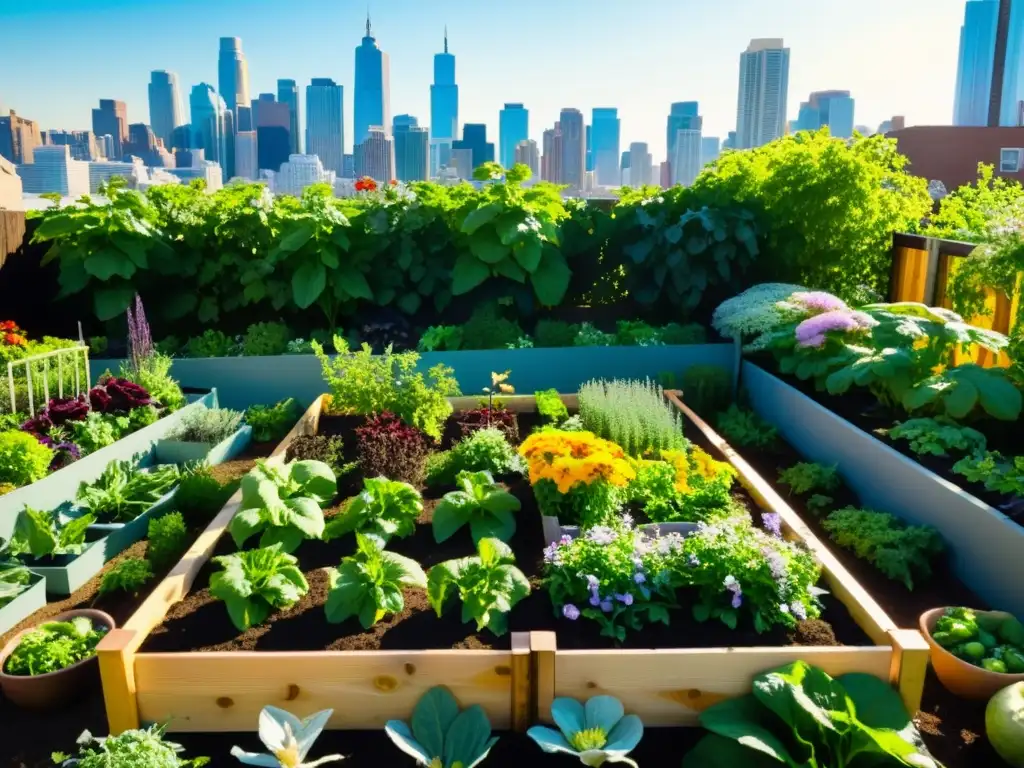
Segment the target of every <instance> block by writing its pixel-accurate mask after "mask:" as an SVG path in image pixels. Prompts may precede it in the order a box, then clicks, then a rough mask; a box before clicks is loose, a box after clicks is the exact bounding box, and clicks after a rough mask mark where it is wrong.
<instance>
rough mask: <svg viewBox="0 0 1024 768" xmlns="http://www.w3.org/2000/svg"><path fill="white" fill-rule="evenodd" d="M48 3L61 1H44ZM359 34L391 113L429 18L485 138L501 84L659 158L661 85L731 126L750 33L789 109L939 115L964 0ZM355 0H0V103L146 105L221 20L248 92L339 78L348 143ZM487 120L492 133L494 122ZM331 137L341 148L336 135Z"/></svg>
mask: <svg viewBox="0 0 1024 768" xmlns="http://www.w3.org/2000/svg"><path fill="white" fill-rule="evenodd" d="M59 6H63V7H59ZM369 7H370V12H371V15H372V18H373V28H374V35H375V36H376V38H377V41H378V44H379V45H380V46H381V47H382V48H383V49H384V50H385V51H387V52H388V53H389V54H390V55H391V110H392V114H400V113H410V114H413V115H416V116H417V117H419V118H420V123H421V125H426V124H429V119H430V100H429V99H430V97H429V85H430V82H431V79H432V67H433V59H432V55H433V54H434V53H436V52H438V51H440V50H441V46H442V37H443V29H444V25H445V24H446V23H447V25H448V29H449V41H450V49H451V51H452V52H453V53H455V54H456V56H457V77H458V82H459V85H460V97H461V103H460V115H459V117H460V121H461V122H485V123H487V126H488V138H489V139H490V140H492V141H495V142H496V141H497V138H498V135H497V134H498V112H499V110H500V109H501V107H502V104H503V103H504V102H506V101H508V102H517V101H522V102H524V103H525V105H526V106H527V108H528V109H529V110H530V134H531V137H532V138H536V139H538V140H539V139H540V135H541V132H542V131H543V130H544V129H545V128H547V127H550V125H551V124H552V123H553V122H554V121H555V120H556V119H557V117H558V112H559V110H560V109H561V108H562V107H566V106H568V107H577V108H579V109H582V110H583V111H584V113H585V114H586V115H587V116H588V119H589V114H590V109H591V108H592V107H599V106H614V107H618V108H619V115H620V117H621V119H622V143H623V145H626V144H628V143H629V142H631V141H647V142H649V144H650V145H651V149H652V151H653V152H654V155H655V157H656V158H657V159H663V158H664V152H665V116H666V115H667V113H668V109H669V104H670V103H671V102H673V101H693V100H696V101H699V102H700V105H701V112H702V114H703V115H704V125H705V131H704V133H705V135H720V136H723V137H724V136H725V134H726V133H727V132H728V131H729V130H732V129H734V128H735V121H736V90H737V78H738V71H739V54H740V52H741V51H743V50H744V49H745V48H746V46H747V43H748V42H749V40H750V39H751V38H752V37H783V38H785V41H786V44H787V46H789V47H790V48H791V51H792V52H791V64H790V88H789V116H790V117H791V118H792V117H796V112H797V109H798V108H799V102H800V101H801V100H804V99H806V98H807V95H808V93H809V92H810V91H812V90H824V89H831V88H841V89H849V90H850V91H852V92H853V95H854V97H855V98H856V100H857V113H856V121H857V122H858V123H863V124H866V125H870V126H873V127H877V125H878V123H879V122H881V121H882V120H884V119H887V118H889V117H891V116H892V115H893V114H905V115H906V116H907V120H908V124H917V125H925V124H948V123H950V121H951V118H952V111H953V90H954V85H955V79H956V62H957V49H958V45H959V31H960V24H961V23H962V20H963V8H964V0H859V1H858V2H857V3H851V2H849V0H700V1H698V0H647V1H646V2H642V1H641V2H637V1H636V0H633V1H632V2H627V1H626V0H515V1H512V0H370V2H369ZM366 8H367V3H366V0H359V1H358V2H353V0H329V1H328V0H298V1H296V0H161V1H160V2H157V1H155V0H89V2H86V3H75V4H72V3H60V2H58V3H47V2H40V1H39V0H0V41H2V44H0V47H2V48H3V55H0V108H2V109H4V110H6V109H10V108H13V109H15V110H16V111H17V112H18V113H19V114H20V115H24V116H25V117H29V118H32V119H35V120H37V121H39V122H40V124H41V127H42V128H43V129H48V128H66V129H85V128H89V127H90V120H91V112H90V110H91V108H92V107H94V106H96V104H97V100H98V99H100V98H116V99H121V100H123V101H126V102H127V103H128V117H129V121H130V122H149V107H148V102H147V90H146V86H147V83H148V82H149V72H150V71H151V70H153V69H168V70H171V71H174V72H176V73H177V74H178V78H179V82H180V83H181V87H182V98H183V101H184V103H185V105H186V117H187V95H188V90H189V89H190V88H191V86H192V85H193V84H195V83H198V82H201V81H206V82H209V83H211V84H213V85H214V86H216V82H217V79H216V78H217V48H218V38H219V37H220V36H228V35H232V36H238V37H241V38H242V41H243V47H244V50H245V53H246V56H247V58H248V61H249V74H250V88H251V90H252V93H253V95H255V94H258V93H259V92H261V91H276V82H277V78H279V77H284V78H294V79H295V80H297V81H298V82H299V84H300V86H302V87H304V86H305V84H307V83H308V82H309V80H310V78H312V77H331V78H334V79H335V80H336V81H339V82H340V83H342V84H343V85H344V86H345V119H346V129H345V134H346V143H347V144H348V145H350V144H351V130H352V129H351V123H352V93H351V86H352V74H353V66H354V53H353V51H354V48H355V46H356V45H358V44H359V41H360V38H361V37H362V32H363V26H364V23H365V21H364V20H365V14H366ZM492 134H493V135H492ZM346 151H351V150H350V147H346Z"/></svg>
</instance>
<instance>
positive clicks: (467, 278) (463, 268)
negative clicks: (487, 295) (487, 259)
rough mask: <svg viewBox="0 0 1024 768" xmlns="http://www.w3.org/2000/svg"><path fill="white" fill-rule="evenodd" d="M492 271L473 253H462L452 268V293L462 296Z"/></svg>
mask: <svg viewBox="0 0 1024 768" xmlns="http://www.w3.org/2000/svg"><path fill="white" fill-rule="evenodd" d="M490 274H491V271H490V270H489V269H488V268H487V265H486V264H484V263H483V262H482V261H480V260H479V259H477V258H474V257H473V255H472V254H469V253H460V254H459V257H458V258H457V259H456V260H455V266H454V267H453V268H452V294H453V295H454V296H461V295H463V294H465V293H469V292H470V291H471V290H473V289H474V288H476V287H477V286H478V285H480V284H481V283H482V282H483V281H484V280H486V279H487V278H488V277H490Z"/></svg>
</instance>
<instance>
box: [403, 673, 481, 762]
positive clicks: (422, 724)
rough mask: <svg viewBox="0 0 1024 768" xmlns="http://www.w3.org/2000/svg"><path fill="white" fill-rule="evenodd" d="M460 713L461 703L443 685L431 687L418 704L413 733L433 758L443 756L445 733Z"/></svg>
mask: <svg viewBox="0 0 1024 768" xmlns="http://www.w3.org/2000/svg"><path fill="white" fill-rule="evenodd" d="M458 715H459V703H458V702H457V701H456V700H455V697H454V696H452V694H451V691H449V690H448V689H447V688H444V687H442V686H436V687H434V688H431V689H430V690H429V691H427V692H426V693H425V694H423V696H422V697H421V698H420V700H419V702H418V703H417V704H416V709H414V710H413V713H412V721H411V723H410V724H411V725H412V733H413V736H414V737H415V738H416V742H417V743H418V744H419V745H420V746H421V747H423V749H424V750H425V751H426V753H427V754H428V755H429V757H430V758H431V759H432V758H435V757H442V752H443V750H444V742H445V735H446V734H447V733H448V730H449V729H450V728H451V726H452V723H453V722H455V718H456V717H458ZM489 730H490V728H488V731H489ZM467 765H468V763H467Z"/></svg>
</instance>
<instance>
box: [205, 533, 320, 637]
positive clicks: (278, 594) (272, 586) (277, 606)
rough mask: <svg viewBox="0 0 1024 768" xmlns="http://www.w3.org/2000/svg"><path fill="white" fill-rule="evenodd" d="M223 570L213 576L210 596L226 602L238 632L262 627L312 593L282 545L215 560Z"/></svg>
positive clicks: (292, 557)
mask: <svg viewBox="0 0 1024 768" xmlns="http://www.w3.org/2000/svg"><path fill="white" fill-rule="evenodd" d="M213 561H214V562H215V563H216V564H217V565H219V566H221V567H222V568H223V569H224V570H222V571H218V572H217V573H215V574H213V575H212V576H210V594H211V595H213V596H214V597H216V598H218V599H219V600H223V601H224V604H225V605H226V606H227V609H228V615H229V616H230V617H231V621H232V623H233V624H234V625H235V626H236V627H237V628H238V631H239V632H245V631H246V630H247V629H249V627H252V626H255V625H257V624H262V623H263V622H264V621H266V619H267V617H268V616H269V615H270V614H271V613H272V612H273V611H274V610H283V609H285V608H290V607H291V606H293V605H294V604H295V603H296V602H298V600H299V598H301V597H302V596H303V595H305V594H306V593H307V592H309V583H308V582H307V581H306V577H305V576H303V575H302V571H300V570H299V567H298V562H299V561H298V560H297V559H296V558H295V557H294V556H292V555H288V554H285V553H284V552H282V551H281V545H280V544H274V545H272V546H269V547H264V548H263V549H252V550H249V551H247V552H236V553H235V554H233V555H224V556H222V557H215V558H213Z"/></svg>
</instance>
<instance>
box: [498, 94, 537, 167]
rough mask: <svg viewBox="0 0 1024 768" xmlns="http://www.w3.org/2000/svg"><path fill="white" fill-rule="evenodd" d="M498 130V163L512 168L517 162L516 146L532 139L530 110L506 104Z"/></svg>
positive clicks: (520, 105) (519, 105)
mask: <svg viewBox="0 0 1024 768" xmlns="http://www.w3.org/2000/svg"><path fill="white" fill-rule="evenodd" d="M498 129H499V136H498V146H499V147H500V149H499V152H498V162H499V163H501V167H502V168H511V167H512V166H513V165H514V164H515V160H516V145H517V144H518V143H519V142H521V141H526V139H528V138H529V137H530V110H528V109H526V107H524V106H523V105H522V104H506V105H505V108H504V109H503V110H501V113H500V119H499V125H498Z"/></svg>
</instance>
